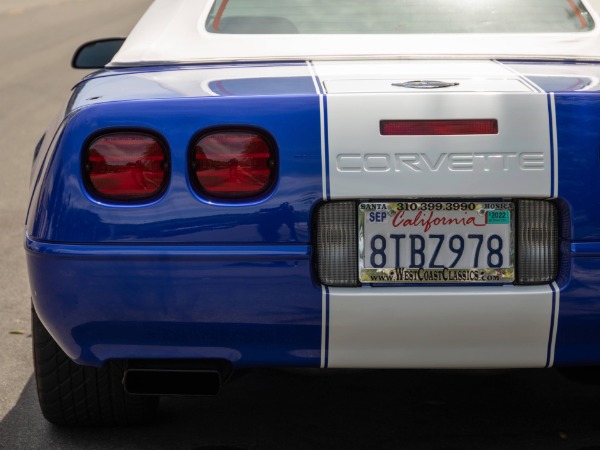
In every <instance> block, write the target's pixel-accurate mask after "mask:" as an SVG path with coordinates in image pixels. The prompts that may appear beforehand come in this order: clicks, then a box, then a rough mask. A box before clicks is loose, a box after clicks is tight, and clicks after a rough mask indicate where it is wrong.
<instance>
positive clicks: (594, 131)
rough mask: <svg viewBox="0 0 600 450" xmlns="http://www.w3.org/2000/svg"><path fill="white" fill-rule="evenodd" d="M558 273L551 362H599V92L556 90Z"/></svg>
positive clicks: (558, 364) (565, 363)
mask: <svg viewBox="0 0 600 450" xmlns="http://www.w3.org/2000/svg"><path fill="white" fill-rule="evenodd" d="M555 102H556V121H557V129H558V150H559V152H558V155H559V156H558V159H559V163H558V167H559V196H560V200H561V206H562V209H563V214H562V215H563V218H564V220H563V221H562V230H561V234H562V240H563V246H562V252H561V253H562V258H563V262H562V264H561V266H562V270H561V271H562V274H561V280H560V284H561V296H560V310H559V320H558V329H557V335H556V351H555V352H556V353H555V365H557V366H571V365H586V364H600V227H599V226H598V224H600V200H599V199H600V176H599V175H600V93H598V92H591V93H583V92H579V93H556V94H555Z"/></svg>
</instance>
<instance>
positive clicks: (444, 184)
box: [25, 0, 600, 425]
mask: <svg viewBox="0 0 600 450" xmlns="http://www.w3.org/2000/svg"><path fill="white" fill-rule="evenodd" d="M599 24H600V0H526V1H524V0H477V1H467V2H463V3H462V4H461V8H455V4H454V3H449V2H447V1H445V0H385V1H384V0H373V1H364V0H334V1H329V2H322V1H319V0H156V1H155V3H154V4H153V5H152V6H151V7H150V9H149V10H148V11H147V13H146V14H145V15H144V17H143V18H142V19H141V20H140V22H139V23H138V25H137V26H136V27H135V28H134V30H133V31H132V33H131V34H130V36H129V37H128V38H127V39H126V40H125V41H124V42H123V40H119V39H111V40H102V41H95V42H91V43H88V44H86V45H84V46H82V47H81V48H80V49H79V51H78V52H77V53H76V55H75V57H74V61H73V64H74V66H76V67H82V68H97V69H100V70H98V71H96V72H94V73H93V74H91V75H89V76H87V77H86V78H84V79H83V80H82V81H81V82H80V83H79V84H78V85H77V86H75V88H74V90H73V92H72V94H71V96H70V98H69V100H68V102H67V103H66V106H65V108H64V109H63V110H62V111H61V112H60V114H59V115H58V116H57V117H56V120H55V122H54V123H53V124H52V125H51V126H50V127H49V129H48V131H47V133H46V134H45V136H44V138H43V139H42V140H41V142H40V144H39V145H38V148H37V149H36V152H35V157H34V161H33V168H32V176H31V196H30V204H29V209H28V213H27V219H26V228H25V230H26V234H25V246H26V251H27V262H28V268H29V277H30V283H31V294H32V323H33V338H34V364H35V371H36V379H37V386H38V394H39V400H40V404H41V408H42V411H43V413H44V416H45V417H46V418H47V419H48V420H49V421H51V422H53V423H57V424H65V425H81V424H84V425H85V424H88V425H101V424H133V423H141V422H146V421H148V420H151V419H152V417H153V415H154V413H155V411H156V408H157V404H158V398H159V396H161V395H213V394H216V393H217V392H218V391H219V390H220V389H221V387H222V386H223V385H224V384H225V383H226V381H227V380H228V378H229V377H230V376H231V375H232V373H233V371H234V370H235V369H241V368H254V367H289V368H323V369H326V368H548V367H564V368H567V367H579V366H581V367H586V368H589V369H587V370H590V371H592V370H593V369H592V368H593V366H597V365H600V225H599V224H600V200H599V198H600V29H599V28H598V25H599ZM590 373H591V372H590ZM598 381H600V378H599V380H598Z"/></svg>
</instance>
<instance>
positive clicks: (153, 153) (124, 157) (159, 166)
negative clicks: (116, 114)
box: [84, 132, 168, 201]
mask: <svg viewBox="0 0 600 450" xmlns="http://www.w3.org/2000/svg"><path fill="white" fill-rule="evenodd" d="M167 167H168V165H167V153H166V150H165V148H164V146H163V145H162V144H161V143H160V141H159V140H158V139H157V138H155V137H154V136H152V135H149V134H144V133H121V132H119V133H110V134H105V135H103V136H101V137H99V138H97V139H96V140H94V141H93V142H92V143H91V145H90V146H89V147H88V149H87V150H86V152H85V155H84V171H85V176H86V178H87V182H88V186H89V187H90V188H91V190H92V192H93V193H94V194H95V195H96V196H98V197H101V198H103V199H107V200H117V201H135V200H144V199H149V198H151V197H154V196H156V195H158V194H160V193H161V192H162V191H163V190H164V188H165V186H166V183H167V179H168V169H167Z"/></svg>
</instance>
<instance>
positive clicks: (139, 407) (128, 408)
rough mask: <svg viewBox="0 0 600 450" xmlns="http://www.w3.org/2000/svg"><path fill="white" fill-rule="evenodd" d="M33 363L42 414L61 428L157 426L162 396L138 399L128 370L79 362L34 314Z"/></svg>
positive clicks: (121, 367) (109, 363) (34, 312)
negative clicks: (126, 377) (127, 386)
mask: <svg viewBox="0 0 600 450" xmlns="http://www.w3.org/2000/svg"><path fill="white" fill-rule="evenodd" d="M31 327H32V336H33V362H34V368H35V379H36V382H37V392H38V398H39V402H40V407H41V409H42V414H43V415H44V417H45V418H46V419H47V420H48V421H49V422H52V423H54V424H56V425H83V426H85V425H87V426H90V425H139V424H143V423H148V422H150V421H152V420H153V419H154V417H155V415H156V410H157V407H158V397H148V396H135V395H129V394H127V393H126V392H125V390H124V389H123V385H122V380H123V373H124V369H123V365H122V363H117V362H108V363H106V364H105V365H104V366H103V367H101V368H95V367H87V366H81V365H79V364H76V363H74V362H73V361H71V359H69V357H68V356H67V355H66V354H65V353H64V352H63V351H62V349H61V348H60V347H59V346H58V344H57V343H56V342H55V341H54V339H53V338H52V336H50V333H48V330H46V328H45V327H44V325H43V324H42V322H41V321H40V319H39V317H38V315H37V313H36V311H35V309H33V308H32V309H31Z"/></svg>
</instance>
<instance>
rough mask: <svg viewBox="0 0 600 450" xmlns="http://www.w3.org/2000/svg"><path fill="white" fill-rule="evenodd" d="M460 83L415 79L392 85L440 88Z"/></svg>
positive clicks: (414, 87)
mask: <svg viewBox="0 0 600 450" xmlns="http://www.w3.org/2000/svg"><path fill="white" fill-rule="evenodd" d="M459 84H460V83H453V82H448V81H434V80H414V81H407V82H405V83H392V86H397V87H404V88H410V89H440V88H447V87H452V86H458V85H459Z"/></svg>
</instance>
